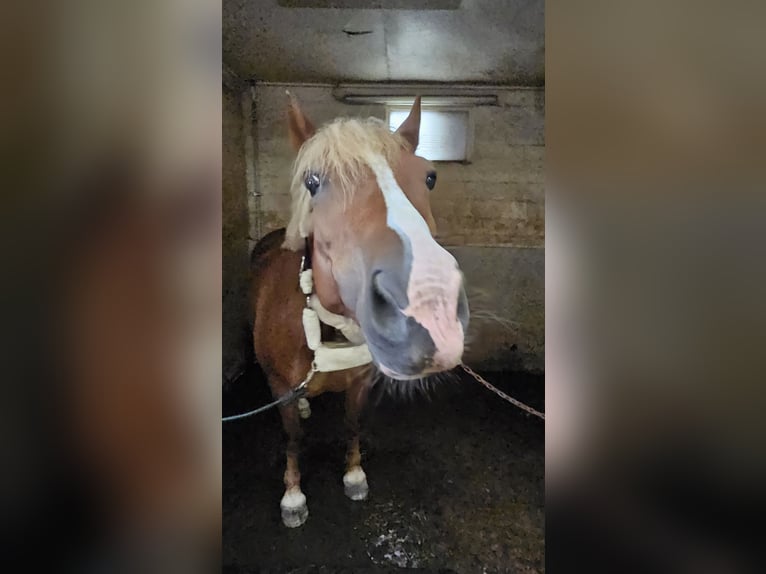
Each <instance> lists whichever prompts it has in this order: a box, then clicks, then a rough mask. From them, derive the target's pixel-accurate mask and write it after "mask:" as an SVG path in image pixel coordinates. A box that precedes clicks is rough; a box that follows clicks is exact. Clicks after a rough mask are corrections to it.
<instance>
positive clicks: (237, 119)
mask: <svg viewBox="0 0 766 574" xmlns="http://www.w3.org/2000/svg"><path fill="white" fill-rule="evenodd" d="M243 93H246V92H244V91H243V88H242V87H241V86H237V87H234V88H231V87H224V89H223V118H222V119H223V169H222V174H221V176H222V183H223V229H222V234H223V237H222V239H223V254H222V255H223V341H222V344H223V369H224V372H223V375H224V380H231V379H233V378H234V377H236V375H237V374H238V373H239V372H241V371H242V370H243V369H244V367H245V364H246V356H247V344H248V342H247V323H246V320H247V285H248V276H249V268H248V261H249V257H248V253H249V251H248V240H247V238H248V211H247V180H246V163H245V162H246V158H245V141H244V135H245V131H244V129H243V113H242V96H243Z"/></svg>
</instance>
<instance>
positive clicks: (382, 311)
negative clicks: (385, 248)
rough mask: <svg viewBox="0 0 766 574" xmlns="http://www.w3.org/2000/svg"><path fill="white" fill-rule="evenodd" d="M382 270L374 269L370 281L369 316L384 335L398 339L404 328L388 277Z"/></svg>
mask: <svg viewBox="0 0 766 574" xmlns="http://www.w3.org/2000/svg"><path fill="white" fill-rule="evenodd" d="M388 279H389V280H388V281H387V277H386V275H385V274H384V273H383V272H382V271H375V272H374V273H373V274H372V280H371V282H370V292H371V293H370V318H371V319H372V321H373V322H374V323H375V326H376V328H377V329H378V330H379V331H380V332H381V334H383V335H384V336H386V337H391V338H394V339H399V338H400V337H401V336H402V332H401V331H402V330H403V329H404V323H405V316H404V315H403V314H402V312H401V310H400V307H399V305H398V304H397V301H396V295H395V293H394V292H393V291H392V287H391V286H390V285H389V284H390V283H391V281H390V279H391V278H388Z"/></svg>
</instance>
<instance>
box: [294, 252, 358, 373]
mask: <svg viewBox="0 0 766 574" xmlns="http://www.w3.org/2000/svg"><path fill="white" fill-rule="evenodd" d="M299 279H300V281H299V282H300V287H301V291H302V292H303V294H304V295H305V296H306V308H305V309H303V332H304V333H305V335H306V344H307V345H308V348H309V349H311V350H312V351H313V352H314V365H313V368H314V369H315V370H316V371H318V372H320V373H330V372H334V371H342V370H344V369H351V368H354V367H361V366H362V365H367V364H369V363H371V362H372V355H371V354H370V349H369V348H368V347H367V343H366V342H365V339H364V335H363V334H362V329H361V327H360V326H359V324H358V323H357V322H356V321H354V320H353V319H349V318H348V317H344V316H343V315H336V314H335V313H331V312H330V311H328V310H327V309H325V308H324V307H323V306H322V303H321V302H320V301H319V297H317V295H316V293H314V278H313V271H312V268H311V246H310V245H309V239H308V237H307V238H306V243H305V250H304V253H303V257H302V258H301V272H300V277H299ZM320 321H321V322H322V323H324V324H325V325H329V326H330V327H333V328H334V329H337V330H338V331H340V332H341V333H342V334H343V336H344V337H345V338H346V339H347V340H348V341H349V344H346V343H333V342H326V343H325V342H322V328H321V326H320V324H319V323H320Z"/></svg>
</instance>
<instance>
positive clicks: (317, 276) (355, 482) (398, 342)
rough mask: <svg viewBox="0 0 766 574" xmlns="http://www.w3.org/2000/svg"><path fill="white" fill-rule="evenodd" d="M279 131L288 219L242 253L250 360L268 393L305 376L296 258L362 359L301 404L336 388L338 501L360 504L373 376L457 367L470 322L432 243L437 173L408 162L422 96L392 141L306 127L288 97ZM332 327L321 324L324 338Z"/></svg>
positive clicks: (357, 130) (295, 479)
mask: <svg viewBox="0 0 766 574" xmlns="http://www.w3.org/2000/svg"><path fill="white" fill-rule="evenodd" d="M288 127H289V136H290V140H291V142H292V145H293V148H294V149H295V150H296V151H297V152H298V155H297V158H296V160H295V165H294V168H293V178H292V185H291V190H290V191H291V195H292V213H291V218H290V221H289V224H288V226H287V229H286V230H284V229H283V230H279V231H275V232H272V233H271V234H269V235H267V236H266V237H264V238H263V239H262V240H261V241H260V242H259V243H258V245H256V247H255V249H254V250H253V254H252V269H253V272H254V273H253V275H254V278H253V281H252V286H251V287H252V289H251V295H252V304H253V311H254V324H253V343H254V349H255V355H256V357H257V359H258V361H259V363H260V364H261V366H262V368H263V370H264V372H265V373H266V376H267V378H268V382H269V385H270V387H271V390H272V394H273V395H274V396H275V397H281V396H284V395H285V394H286V393H289V392H290V391H291V390H292V389H294V388H295V387H296V386H297V385H299V384H300V383H301V382H302V381H303V380H305V378H306V376H307V373H309V371H310V370H311V368H312V360H313V357H314V355H313V353H312V351H311V350H310V349H309V346H308V345H307V342H306V333H304V327H303V324H302V318H301V317H302V312H303V308H304V306H305V305H306V296H305V295H304V294H303V293H302V292H301V290H300V288H299V282H298V273H299V271H300V269H301V261H302V258H303V257H304V256H306V259H308V260H310V261H311V262H312V269H313V282H314V285H313V288H314V293H315V295H316V297H317V298H318V300H319V302H320V303H321V306H322V307H323V308H324V309H326V310H327V311H329V312H331V313H334V314H336V315H338V316H342V317H345V318H348V319H350V320H351V321H353V324H354V325H355V326H357V328H358V330H359V331H358V332H361V334H362V335H363V339H364V342H365V343H366V345H367V347H368V349H369V355H371V358H372V362H371V363H370V364H368V365H363V366H358V367H354V368H345V369H343V370H339V371H335V372H318V373H316V374H315V375H314V376H313V378H311V380H310V383H309V384H308V386H307V396H308V397H312V396H316V395H319V394H320V393H323V392H325V391H335V392H339V391H345V392H346V423H347V425H348V427H349V430H350V431H351V438H350V441H349V444H348V452H347V463H346V473H345V475H344V477H343V483H344V486H345V492H346V495H347V496H349V497H350V498H351V499H353V500H362V499H364V498H366V496H367V491H368V487H367V480H366V476H365V473H364V471H363V470H362V466H361V456H360V453H359V434H358V430H359V422H358V421H359V415H360V411H361V409H362V408H363V406H364V404H365V400H366V398H367V395H368V390H369V388H370V386H371V384H372V380H373V376H374V375H375V374H376V373H377V372H379V373H382V374H383V375H384V376H386V377H390V378H392V379H396V380H399V381H403V380H414V379H421V378H423V377H427V376H429V375H431V374H435V373H440V372H443V371H446V370H449V369H452V368H454V367H455V366H457V365H459V364H460V362H461V359H462V354H463V345H464V333H465V331H466V328H467V325H468V305H467V301H466V296H465V291H464V288H463V275H462V273H461V271H460V269H459V267H458V265H457V262H456V261H455V259H454V257H452V255H450V254H449V253H448V252H447V251H446V250H445V249H444V248H442V247H441V246H440V245H438V244H437V243H436V241H435V240H434V238H433V233H434V232H435V224H434V218H433V215H432V213H431V207H430V198H429V194H430V192H431V190H432V189H433V188H434V186H435V184H436V172H435V171H434V166H433V165H432V164H431V163H430V162H428V161H427V160H425V159H423V158H422V157H418V156H416V155H415V154H414V151H415V149H416V148H417V146H418V138H419V131H420V98H417V99H416V100H415V103H414V104H413V106H412V109H411V111H410V114H409V116H408V118H407V119H406V120H405V122H404V123H403V124H402V125H401V127H400V128H399V129H398V130H397V131H396V132H395V133H391V132H390V131H389V130H388V128H387V127H386V125H385V124H384V123H383V122H381V121H380V120H378V119H375V118H369V119H366V120H362V119H352V118H342V119H337V120H335V121H333V122H331V123H329V124H327V125H326V126H324V127H322V128H321V129H319V130H315V129H314V127H313V125H312V123H311V122H310V121H309V120H308V119H307V117H306V116H305V115H304V114H303V112H302V111H301V109H300V107H299V106H298V103H297V101H296V100H295V99H294V98H292V96H291V98H290V104H289V106H288ZM307 250H308V251H307ZM332 331H333V330H332V329H330V328H328V327H327V326H326V325H325V326H323V337H324V338H325V339H327V338H328V337H331V336H333V335H332ZM365 352H366V351H365ZM413 384H414V383H413ZM303 406H304V407H305V406H306V403H304V404H303ZM280 412H281V415H282V422H283V425H284V429H285V431H286V433H287V436H288V443H287V468H286V470H285V474H284V483H285V494H284V496H283V498H282V501H281V504H280V506H281V510H282V520H283V522H284V524H285V525H286V526H289V527H296V526H300V525H301V524H303V523H304V522H305V520H306V518H307V517H308V507H307V505H306V497H305V496H304V494H303V493H302V492H301V487H300V472H299V470H298V447H299V440H300V436H301V427H300V419H299V417H300V415H301V414H305V412H301V411H299V408H298V405H297V404H295V403H288V404H287V405H284V406H282V407H280Z"/></svg>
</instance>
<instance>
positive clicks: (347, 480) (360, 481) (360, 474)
mask: <svg viewBox="0 0 766 574" xmlns="http://www.w3.org/2000/svg"><path fill="white" fill-rule="evenodd" d="M343 490H344V492H345V493H346V496H348V497H349V498H350V499H351V500H364V499H365V498H367V493H368V492H369V491H370V489H369V487H368V486H367V475H366V474H364V471H363V470H362V467H361V466H356V467H354V468H352V469H351V470H349V471H348V472H347V473H346V474H345V475H343Z"/></svg>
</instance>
